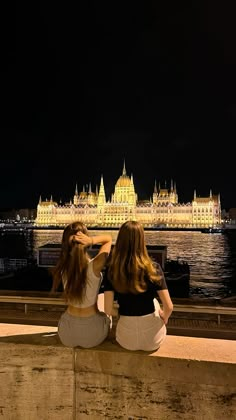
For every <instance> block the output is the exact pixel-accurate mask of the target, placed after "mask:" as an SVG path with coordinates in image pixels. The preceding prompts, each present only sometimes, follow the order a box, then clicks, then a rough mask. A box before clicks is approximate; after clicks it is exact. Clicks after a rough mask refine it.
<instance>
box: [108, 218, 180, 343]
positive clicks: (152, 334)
mask: <svg viewBox="0 0 236 420" xmlns="http://www.w3.org/2000/svg"><path fill="white" fill-rule="evenodd" d="M114 295H115V296H116V299H117V302H118V305H119V318H118V322H117V325H116V340H117V342H118V343H119V344H120V345H121V346H122V347H124V348H126V349H128V350H144V351H153V350H156V349H158V348H159V347H160V345H161V344H162V342H163V340H164V338H165V336H166V324H167V322H168V318H169V317H170V315H171V313H172V310H173V303H172V301H171V298H170V295H169V292H168V289H167V285H166V281H165V277H164V273H163V271H162V269H161V266H160V265H159V264H158V263H155V262H154V261H153V260H152V259H151V257H150V256H149V254H148V251H147V247H146V244H145V237H144V229H143V226H142V225H141V224H140V223H139V222H137V221H128V222H125V223H124V224H123V225H122V226H121V227H120V229H119V232H118V235H117V240H116V243H115V245H114V247H113V250H112V253H111V256H110V262H109V264H108V268H107V270H106V278H105V282H104V308H105V312H106V314H107V315H111V314H112V310H113V302H114ZM159 300H160V301H161V304H162V309H161V307H160V305H159Z"/></svg>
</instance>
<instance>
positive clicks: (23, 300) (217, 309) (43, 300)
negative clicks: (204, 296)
mask: <svg viewBox="0 0 236 420" xmlns="http://www.w3.org/2000/svg"><path fill="white" fill-rule="evenodd" d="M0 302H1V303H11V304H23V305H24V310H25V314H27V311H28V305H29V304H30V305H53V306H54V305H56V306H66V301H65V299H63V298H62V297H53V296H52V297H41V296H40V297H39V296H13V295H0ZM173 312H174V313H175V312H183V313H198V314H200V313H201V314H215V315H217V321H218V325H220V321H221V315H230V316H236V308H235V307H231V306H207V305H192V304H185V305H182V304H174V309H173Z"/></svg>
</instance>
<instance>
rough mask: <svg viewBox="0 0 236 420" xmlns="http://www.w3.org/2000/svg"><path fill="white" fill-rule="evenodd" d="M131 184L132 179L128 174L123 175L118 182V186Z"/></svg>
mask: <svg viewBox="0 0 236 420" xmlns="http://www.w3.org/2000/svg"><path fill="white" fill-rule="evenodd" d="M130 185H131V179H130V177H129V176H128V175H121V176H120V178H119V179H118V181H117V183H116V186H117V187H130Z"/></svg>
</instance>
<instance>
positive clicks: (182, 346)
mask: <svg viewBox="0 0 236 420" xmlns="http://www.w3.org/2000/svg"><path fill="white" fill-rule="evenodd" d="M1 343H15V344H32V345H43V346H60V347H62V348H65V347H64V346H63V345H62V344H61V342H60V340H59V338H58V336H57V328H56V327H48V326H39V325H27V324H26V325H24V324H6V323H3V324H0V344H1ZM95 349H96V351H116V352H126V353H129V354H130V353H132V354H134V353H137V354H142V355H146V356H147V355H151V356H159V357H171V358H179V359H184V360H191V359H192V360H202V361H214V362H218V363H232V364H234V363H236V341H233V340H222V339H214V338H201V337H188V336H175V335H167V337H166V339H165V342H164V343H163V345H162V347H161V348H160V349H159V350H158V351H156V352H151V353H148V352H142V351H136V352H130V351H128V350H125V349H123V348H121V347H120V346H119V344H117V343H116V342H115V339H114V333H113V337H112V338H110V339H107V340H106V341H105V342H104V343H102V344H101V345H99V346H97V347H95ZM78 350H80V351H81V350H83V349H80V348H78ZM92 350H94V349H88V350H87V351H92ZM84 351H85V350H84Z"/></svg>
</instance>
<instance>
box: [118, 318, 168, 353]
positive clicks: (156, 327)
mask: <svg viewBox="0 0 236 420" xmlns="http://www.w3.org/2000/svg"><path fill="white" fill-rule="evenodd" d="M165 337H166V325H165V324H164V321H163V320H162V319H161V318H160V316H159V313H158V311H156V312H154V313H152V314H148V315H144V316H123V315H121V316H120V318H119V320H118V322H117V326H116V341H117V342H118V343H119V344H120V346H122V347H123V348H125V349H127V350H144V351H154V350H157V349H158V348H159V347H160V345H161V344H162V342H163V340H164V339H165Z"/></svg>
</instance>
